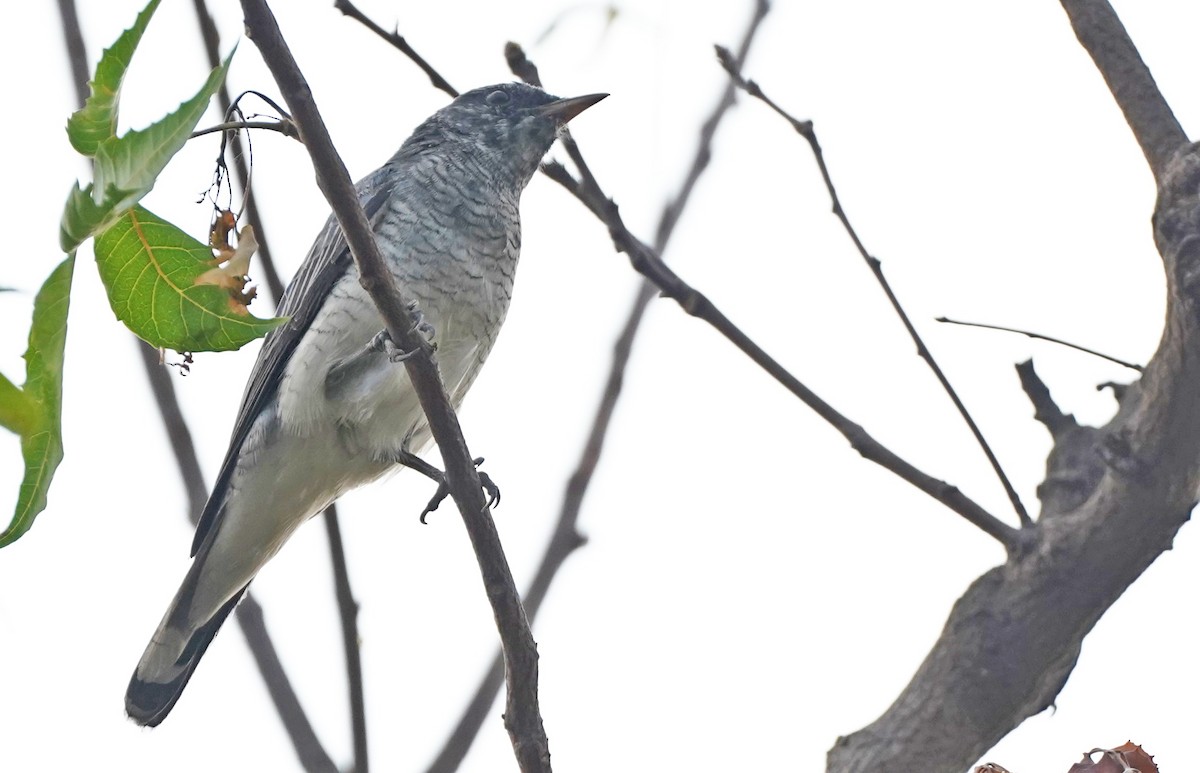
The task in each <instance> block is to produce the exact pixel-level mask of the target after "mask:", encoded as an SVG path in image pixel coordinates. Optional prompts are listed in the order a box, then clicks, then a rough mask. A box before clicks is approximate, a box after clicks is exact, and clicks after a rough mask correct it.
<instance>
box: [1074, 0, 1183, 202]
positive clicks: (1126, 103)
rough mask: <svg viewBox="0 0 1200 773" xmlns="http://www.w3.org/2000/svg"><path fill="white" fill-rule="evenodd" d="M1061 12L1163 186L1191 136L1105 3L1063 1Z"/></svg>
mask: <svg viewBox="0 0 1200 773" xmlns="http://www.w3.org/2000/svg"><path fill="white" fill-rule="evenodd" d="M1062 7H1063V10H1064V11H1066V12H1067V18H1069V19H1070V20H1071V27H1072V28H1073V29H1074V30H1075V36H1076V37H1077V38H1078V39H1079V43H1080V45H1082V46H1083V48H1084V50H1086V51H1087V52H1088V54H1090V55H1091V57H1092V61H1093V62H1094V63H1095V65H1096V69H1097V70H1099V71H1100V74H1101V75H1102V76H1103V77H1104V82H1105V83H1107V84H1108V90H1109V91H1110V92H1112V95H1113V99H1115V100H1116V102H1117V106H1118V107H1120V108H1121V112H1122V113H1124V114H1125V121H1126V122H1127V123H1128V124H1129V128H1130V129H1132V130H1133V136H1134V138H1135V139H1136V140H1137V143H1138V145H1140V146H1141V148H1142V153H1143V155H1145V156H1146V162H1147V163H1148V164H1149V165H1150V171H1151V172H1152V173H1153V174H1154V179H1155V181H1156V182H1159V183H1161V182H1162V179H1161V178H1162V175H1163V173H1164V171H1165V169H1166V166H1167V162H1169V161H1170V160H1171V156H1172V155H1173V154H1174V153H1175V151H1177V150H1179V148H1180V147H1182V146H1183V145H1185V144H1186V143H1187V141H1188V138H1187V134H1185V133H1184V131H1183V127H1182V126H1180V125H1179V121H1178V120H1176V118H1175V113H1174V112H1172V111H1171V106H1170V105H1168V104H1167V101H1166V99H1164V98H1163V95H1162V93H1161V92H1160V91H1159V90H1158V84H1157V83H1155V82H1154V76H1152V75H1151V74H1150V69H1149V68H1148V67H1146V63H1145V62H1143V61H1142V55H1141V54H1140V53H1138V50H1137V47H1136V46H1135V45H1134V44H1133V41H1132V40H1131V39H1130V38H1129V33H1127V32H1126V31H1125V25H1123V24H1121V20H1120V19H1119V18H1117V12H1116V11H1114V10H1113V8H1112V6H1111V5H1110V4H1109V3H1108V2H1107V0H1062Z"/></svg>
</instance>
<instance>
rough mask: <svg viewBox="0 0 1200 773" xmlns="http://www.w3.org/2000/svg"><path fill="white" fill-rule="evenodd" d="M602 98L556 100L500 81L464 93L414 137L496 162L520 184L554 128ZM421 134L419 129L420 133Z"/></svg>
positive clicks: (547, 147) (550, 140)
mask: <svg viewBox="0 0 1200 773" xmlns="http://www.w3.org/2000/svg"><path fill="white" fill-rule="evenodd" d="M606 96H608V95H607V94H588V95H587V96H583V97H571V98H568V99H561V98H559V97H556V96H554V95H552V94H547V93H546V92H545V91H542V90H541V89H539V88H535V87H533V86H528V85H526V84H524V83H501V84H497V85H495V86H484V87H483V88H478V89H474V90H472V91H468V92H466V93H465V94H463V95H461V96H459V97H458V98H456V99H455V100H454V101H453V102H451V103H450V104H449V105H447V106H446V107H443V108H442V109H441V110H439V111H438V112H437V113H435V114H434V115H433V116H431V117H430V118H429V120H428V121H426V122H425V124H423V125H422V126H421V127H420V128H418V129H417V131H416V132H415V133H414V135H413V139H414V140H415V139H418V138H419V137H420V136H421V135H426V136H429V135H430V134H436V135H438V136H439V137H440V139H441V140H443V141H449V142H452V143H454V144H455V145H456V146H457V147H460V148H462V149H463V150H464V151H466V152H468V153H470V154H471V155H473V156H476V157H477V158H478V160H479V161H480V162H482V163H489V164H495V165H497V166H498V168H500V169H504V170H505V171H506V172H508V173H509V174H512V175H514V181H515V182H517V183H518V184H519V185H520V186H522V187H523V186H524V185H525V184H526V183H527V182H529V179H530V178H531V177H532V176H533V173H534V172H536V171H537V167H538V163H539V162H540V161H541V160H542V156H544V155H546V152H547V151H548V150H550V146H551V145H552V144H554V138H555V137H556V136H557V135H558V131H559V129H561V128H562V127H563V126H565V125H566V123H567V121H570V120H571V119H572V118H574V117H575V116H577V115H579V114H580V113H581V112H583V111H584V110H586V109H587V108H589V107H591V106H592V105H594V104H596V103H597V102H599V101H600V100H602V99H604V98H605V97H606ZM423 130H424V131H423Z"/></svg>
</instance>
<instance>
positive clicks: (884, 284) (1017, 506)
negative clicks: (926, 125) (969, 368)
mask: <svg viewBox="0 0 1200 773" xmlns="http://www.w3.org/2000/svg"><path fill="white" fill-rule="evenodd" d="M717 59H718V60H719V61H720V62H721V66H722V67H724V68H725V71H726V72H727V73H729V77H730V78H732V79H733V82H734V83H736V84H737V85H738V86H739V87H740V88H742V89H744V90H745V91H746V93H748V94H750V95H751V96H753V97H756V98H758V99H760V100H761V101H762V102H764V103H765V104H766V105H768V106H769V107H770V108H771V109H772V110H774V111H775V112H776V113H778V114H779V115H781V116H783V118H784V119H785V120H787V122H788V123H790V124H791V125H792V128H794V129H795V130H796V131H797V132H798V133H799V134H800V136H802V137H804V139H805V140H806V141H807V142H808V146H809V148H811V149H812V153H813V157H814V158H816V161H817V167H818V168H819V169H820V170H821V178H822V179H823V180H824V181H825V189H826V190H827V191H828V192H829V198H830V200H831V201H832V202H833V214H835V215H836V216H837V219H838V220H840V221H841V223H842V227H843V228H844V229H845V230H846V233H847V234H848V235H849V236H850V241H852V242H854V247H855V248H856V249H857V250H858V254H859V255H861V256H862V259H863V260H864V261H865V262H866V264H867V267H868V268H869V269H871V273H872V274H874V275H875V279H876V281H878V282H879V286H880V287H881V288H882V289H883V292H884V294H885V295H886V296H887V299H888V302H889V303H891V304H892V309H893V310H894V311H895V312H896V316H898V317H899V318H900V322H901V323H902V324H903V325H904V329H905V330H907V331H908V335H909V337H910V338H911V339H912V341H913V343H914V344H916V345H917V356H919V357H920V358H921V359H923V360H925V364H926V365H928V366H929V369H930V370H931V371H933V375H934V377H935V378H937V380H938V383H939V384H941V385H942V389H943V390H945V392H946V395H947V396H949V398H950V402H952V403H954V407H955V408H956V409H957V410H958V413H959V415H960V416H962V418H963V421H964V422H966V424H967V427H968V428H969V429H970V430H971V434H972V435H974V436H975V442H977V443H978V444H979V447H980V448H981V449H982V450H983V455H984V456H986V457H987V460H988V463H989V464H990V465H991V466H992V470H993V471H994V472H995V473H996V477H997V478H998V479H999V480H1000V485H1001V486H1003V487H1004V493H1005V494H1007V495H1008V501H1009V502H1011V503H1012V506H1013V510H1015V511H1016V513H1017V519H1018V520H1019V521H1020V522H1021V526H1022V528H1026V527H1029V526H1032V525H1033V521H1032V520H1031V519H1030V517H1029V512H1028V511H1027V510H1026V509H1025V505H1024V504H1023V503H1022V502H1021V497H1020V495H1019V494H1017V490H1016V489H1015V488H1013V485H1012V483H1011V482H1009V480H1008V476H1007V475H1006V474H1005V473H1004V468H1003V467H1001V466H1000V460H999V459H997V458H996V454H995V453H993V452H992V447H991V446H990V445H988V442H987V439H986V438H984V436H983V432H982V431H981V430H980V429H979V425H978V424H976V423H975V419H974V418H972V416H971V413H970V412H969V411H968V410H967V406H965V405H963V402H962V400H961V399H960V398H959V396H958V392H956V391H954V387H953V386H951V385H950V380H949V379H948V378H946V374H945V373H943V372H942V369H941V367H940V366H939V365H938V364H937V361H936V360H934V359H933V354H932V353H931V352H930V351H929V347H927V346H926V345H925V341H924V340H922V338H921V335H920V334H919V333H918V332H917V329H916V327H914V326H913V323H912V320H910V319H909V318H908V314H907V313H905V311H904V307H903V306H901V305H900V299H899V298H897V297H896V293H895V292H893V291H892V286H891V284H890V283H889V282H888V280H887V278H886V277H884V275H883V263H882V262H880V260H879V258H877V257H875V256H874V255H871V254H870V253H869V252H867V248H866V246H864V245H863V243H862V240H861V239H859V238H858V232H857V231H855V230H854V226H852V225H850V218H849V217H848V216H847V215H846V210H845V209H843V208H842V201H841V199H839V198H838V194H837V188H835V187H834V185H833V177H831V176H830V174H829V167H828V166H827V165H826V163H825V153H824V152H823V151H822V150H821V143H820V142H818V141H817V133H816V131H815V130H814V129H813V123H812V121H801V120H799V119H797V118H795V117H793V116H792V115H790V114H789V113H788V112H787V111H785V110H784V109H783V108H781V107H780V106H779V105H777V104H775V102H773V101H772V100H771V99H770V98H768V97H767V95H766V94H764V93H763V90H762V89H761V88H760V87H759V86H758V84H757V83H755V82H754V81H752V80H747V79H746V78H744V77H743V76H742V74H741V70H740V68H739V63H738V61H737V60H735V59H734V58H733V55H732V54H730V53H729V50H728V49H725V48H722V47H721V46H717Z"/></svg>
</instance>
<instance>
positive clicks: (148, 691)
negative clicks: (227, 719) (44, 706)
mask: <svg viewBox="0 0 1200 773" xmlns="http://www.w3.org/2000/svg"><path fill="white" fill-rule="evenodd" d="M203 565H204V561H203V552H202V553H201V554H200V555H198V556H196V559H195V560H194V561H193V562H192V568H191V570H190V571H189V572H188V574H187V577H185V578H184V580H183V585H182V586H181V587H180V588H179V593H177V594H176V595H175V600H174V601H172V602H171V607H170V608H169V609H168V610H167V614H166V616H165V617H164V618H163V621H162V622H161V623H159V626H158V630H157V631H155V632H154V636H153V638H151V639H150V644H149V645H147V646H146V651H145V653H143V654H142V659H141V662H139V663H138V666H137V669H136V670H135V671H134V672H133V678H132V679H130V680H129V689H128V690H127V691H126V692H125V712H126V713H127V714H128V715H129V717H130V719H132V720H133V721H134V722H137V723H138V724H139V725H149V726H150V727H154V726H155V725H157V724H158V723H160V722H162V721H163V720H164V719H165V718H166V716H167V714H169V713H170V712H171V709H172V708H173V707H174V706H175V702H176V701H177V700H179V696H180V694H182V693H183V688H184V687H186V686H187V683H188V679H190V678H191V676H192V672H193V671H195V670H196V664H198V663H199V662H200V658H201V657H202V656H203V655H204V651H205V650H206V649H208V645H209V643H210V642H212V640H213V637H214V636H216V635H217V631H218V630H219V629H220V628H221V624H222V623H224V622H225V618H226V617H228V616H229V613H230V612H231V611H232V610H233V608H234V607H235V606H237V603H238V601H239V600H241V598H242V594H243V593H245V592H246V586H243V587H242V589H241V590H239V591H238V592H237V593H235V594H233V597H232V598H231V599H229V601H227V602H225V604H223V605H222V606H221V607H220V608H219V609H218V610H217V611H216V613H215V614H213V615H212V616H211V617H209V618H208V619H207V620H202V621H195V620H192V619H190V618H191V616H190V615H189V614H188V610H189V608H190V607H191V605H192V604H191V602H192V599H193V597H194V595H195V590H196V585H197V582H198V580H199V577H200V568H201V567H202V566H203Z"/></svg>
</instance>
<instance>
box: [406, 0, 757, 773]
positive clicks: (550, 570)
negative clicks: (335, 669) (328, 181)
mask: <svg viewBox="0 0 1200 773" xmlns="http://www.w3.org/2000/svg"><path fill="white" fill-rule="evenodd" d="M768 10H769V6H768V4H767V3H766V1H765V0H758V2H756V3H755V10H754V15H753V18H752V19H751V20H750V23H749V26H748V27H747V29H746V32H745V34H744V35H743V36H742V41H741V44H740V45H739V46H738V56H739V57H740V58H741V59H743V60H744V59H745V57H746V56H747V54H748V53H749V51H750V45H751V43H752V42H753V40H754V35H755V33H756V32H757V31H758V28H759V26H760V24H761V23H762V20H763V18H764V17H765V16H766V14H767V11H768ZM507 50H508V49H507V47H506V51H507ZM513 53H514V54H515V51H514V52H513ZM520 61H521V60H520V59H518V60H517V63H518V65H519V64H520ZM524 62H526V63H529V65H530V67H531V68H532V62H529V60H528V59H524ZM531 71H533V72H535V71H536V68H532V70H525V71H524V72H525V74H527V75H528V74H530V72H531ZM736 94H737V90H736V88H734V86H733V85H732V84H727V85H726V87H725V89H724V90H723V91H722V93H721V98H720V99H719V100H718V102H717V105H716V106H715V107H714V108H713V111H712V113H711V114H710V115H709V117H708V119H707V120H705V122H704V123H703V124H702V125H701V128H700V137H699V141H698V143H697V146H696V153H695V155H694V156H693V159H692V165H691V168H690V169H688V173H687V176H686V177H685V178H684V181H683V184H682V185H681V186H680V189H679V192H678V193H677V194H676V195H675V197H674V198H672V199H671V200H670V201H669V202H668V203H667V205H666V207H664V208H663V212H662V215H661V216H660V217H659V224H658V230H657V231H656V235H655V247H656V248H657V249H658V250H659V251H660V252H661V251H662V250H664V249H665V248H666V246H667V242H668V241H670V238H671V234H672V232H673V231H674V228H675V224H676V223H678V222H679V218H680V216H681V215H682V214H683V210H684V208H685V207H686V206H687V203H688V201H689V200H690V199H691V195H692V191H693V190H694V189H695V187H696V182H697V181H698V180H699V179H700V176H701V175H702V174H703V173H704V170H705V169H707V168H708V164H709V161H710V160H711V158H712V143H713V138H714V137H715V135H716V132H717V127H718V126H719V125H720V123H721V119H722V118H724V117H725V115H726V113H728V112H729V109H730V108H731V107H733V105H734V102H735V97H736ZM656 293H657V290H656V289H655V287H654V285H653V284H651V283H650V282H648V281H645V280H643V281H642V283H641V284H640V285H639V287H638V290H637V292H636V293H635V295H634V299H633V305H632V307H631V308H630V311H629V315H628V317H627V319H626V321H625V325H624V327H623V328H622V329H621V334H620V335H619V336H618V337H617V340H616V342H615V343H614V345H613V353H612V363H611V365H610V367H609V371H608V378H607V380H606V382H605V387H604V392H603V394H602V395H601V397H600V403H599V404H598V405H597V406H596V411H595V414H594V416H593V419H592V427H591V430H590V431H589V432H588V437H587V441H586V442H585V443H584V446H583V450H582V452H581V454H580V458H579V461H578V463H577V464H576V467H575V471H574V472H573V473H572V474H571V477H570V478H569V479H568V480H567V487H566V492H565V493H564V495H563V503H562V507H561V508H560V510H559V515H558V521H557V523H556V524H555V526H554V532H553V533H552V534H551V536H550V541H549V543H548V544H547V546H546V552H545V554H544V555H543V556H542V561H541V563H540V565H539V566H538V569H537V572H536V574H535V575H534V578H533V582H532V583H530V586H529V588H528V590H527V591H526V592H525V596H524V599H525V612H526V614H528V615H529V619H530V620H535V619H536V618H537V613H538V610H539V609H540V608H541V604H542V601H543V600H544V599H545V597H546V594H547V593H548V592H549V590H550V584H551V583H552V582H553V580H554V577H555V576H556V575H557V574H558V570H559V569H560V568H561V567H562V565H563V563H564V562H565V561H566V559H567V556H569V555H570V554H571V553H572V552H574V551H575V549H576V548H579V547H580V546H582V545H583V544H584V543H585V541H586V540H585V538H584V537H583V535H582V534H580V533H579V531H578V523H579V513H580V510H581V509H582V507H583V498H584V496H585V495H586V494H587V490H588V486H589V485H590V483H591V481H592V477H593V475H594V474H595V471H596V467H597V465H598V464H599V463H600V455H601V453H602V451H603V449H604V440H605V438H606V437H607V436H608V428H609V426H610V424H611V422H612V417H613V413H614V412H615V410H616V406H617V401H618V400H619V399H620V397H621V388H622V385H623V384H624V380H625V370H626V368H627V366H628V364H629V358H630V355H631V354H632V352H633V342H634V339H635V338H636V337H637V333H638V331H639V330H640V328H641V322H642V319H643V318H644V316H645V311H646V308H647V306H648V305H649V303H650V301H651V300H652V299H653V298H654V296H655V294H656ZM503 678H504V669H503V663H502V662H501V659H500V653H497V654H496V656H495V657H493V658H492V663H491V666H490V667H489V668H488V671H487V673H486V674H485V675H484V677H483V679H482V680H481V681H480V683H479V686H478V688H476V690H475V693H474V695H473V696H472V698H471V700H470V701H469V702H468V703H467V707H466V709H465V710H464V711H463V714H462V717H461V718H460V719H459V721H458V724H457V725H455V727H454V730H453V732H451V734H450V736H449V737H448V738H447V739H446V741H445V743H444V744H443V745H442V748H441V751H440V752H438V755H437V757H435V758H434V761H433V762H432V763H431V764H430V766H429V767H428V768H427V773H451V771H454V770H457V769H458V767H459V766H460V765H461V764H462V761H463V759H464V758H465V757H466V755H467V752H468V751H469V750H470V748H471V744H472V743H473V742H474V740H475V738H476V736H477V735H478V734H479V729H480V727H482V725H483V722H484V720H485V719H486V718H487V715H488V712H489V711H490V710H491V706H492V702H493V701H494V700H495V699H496V692H497V691H498V690H499V689H500V685H501V684H502V683H503Z"/></svg>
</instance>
